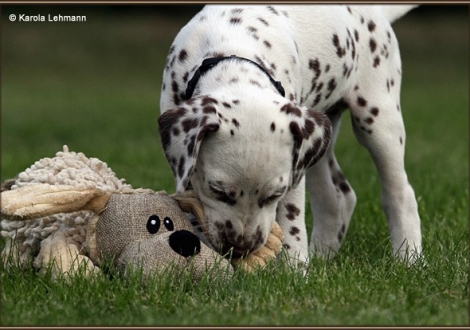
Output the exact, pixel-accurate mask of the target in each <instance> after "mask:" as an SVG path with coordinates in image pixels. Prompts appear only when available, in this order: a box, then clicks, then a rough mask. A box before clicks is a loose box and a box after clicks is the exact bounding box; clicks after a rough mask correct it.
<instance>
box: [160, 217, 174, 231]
mask: <svg viewBox="0 0 470 330" xmlns="http://www.w3.org/2000/svg"><path fill="white" fill-rule="evenodd" d="M163 224H164V225H165V228H166V229H168V230H169V231H173V229H175V226H174V225H173V221H171V219H170V218H168V217H165V219H163Z"/></svg>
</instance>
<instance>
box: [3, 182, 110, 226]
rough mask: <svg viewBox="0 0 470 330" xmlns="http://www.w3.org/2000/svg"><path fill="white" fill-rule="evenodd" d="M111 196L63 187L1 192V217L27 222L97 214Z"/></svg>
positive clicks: (97, 190) (101, 192) (41, 186)
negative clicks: (79, 213)
mask: <svg viewBox="0 0 470 330" xmlns="http://www.w3.org/2000/svg"><path fill="white" fill-rule="evenodd" d="M110 196H111V193H108V192H105V191H102V190H99V189H79V188H76V187H73V186H66V185H49V184H36V185H30V186H24V187H21V188H18V189H14V190H8V191H2V193H1V199H2V207H1V214H2V216H3V217H5V218H7V219H11V220H30V219H37V218H41V217H45V216H48V215H52V214H57V213H69V212H75V211H81V210H91V211H93V212H95V213H96V214H99V213H101V212H102V211H103V210H104V209H105V208H106V204H107V203H108V201H109V197H110Z"/></svg>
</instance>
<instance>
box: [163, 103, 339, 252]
mask: <svg viewBox="0 0 470 330" xmlns="http://www.w3.org/2000/svg"><path fill="white" fill-rule="evenodd" d="M159 124H160V134H161V139H162V143H163V147H164V150H165V155H166V157H167V159H168V161H169V163H170V166H171V168H172V170H173V173H174V175H175V178H176V185H177V190H178V192H182V191H184V190H185V189H187V188H192V189H194V191H195V193H196V195H197V196H198V197H199V199H200V200H201V202H202V203H203V205H204V211H205V214H206V221H207V223H208V231H209V232H208V233H207V234H208V239H209V240H210V241H211V243H212V244H213V245H214V246H215V247H219V248H220V249H221V250H222V252H228V251H229V250H230V249H233V250H232V253H233V255H234V256H235V257H239V256H241V255H244V254H246V253H249V252H253V251H255V250H257V249H258V248H260V247H261V246H262V245H264V244H265V242H266V239H267V237H268V234H269V232H270V230H271V228H272V226H273V223H274V221H275V219H276V208H277V204H278V203H279V201H280V200H282V198H283V197H284V196H285V194H286V193H288V191H289V190H290V189H292V188H295V187H296V186H297V185H298V183H299V182H300V180H301V179H302V177H303V175H304V174H305V172H306V170H307V169H308V168H309V167H310V166H312V165H313V164H314V163H316V162H317V161H318V160H319V159H320V158H321V157H322V156H323V154H324V152H325V151H326V148H327V146H328V143H329V140H330V135H331V123H330V121H329V120H328V118H327V117H326V116H325V115H324V114H322V113H319V112H316V111H314V110H311V109H308V108H305V107H300V106H298V105H296V104H294V103H292V102H290V101H288V100H286V99H284V98H281V97H277V96H276V97H274V99H266V98H260V97H252V98H250V99H247V98H244V99H243V100H238V99H228V98H227V97H226V96H225V97H224V96H214V95H212V96H202V97H197V98H193V99H191V100H189V101H187V102H185V103H183V104H182V105H181V106H180V107H178V108H176V109H172V110H167V111H165V112H164V113H163V114H162V115H161V116H160V118H159Z"/></svg>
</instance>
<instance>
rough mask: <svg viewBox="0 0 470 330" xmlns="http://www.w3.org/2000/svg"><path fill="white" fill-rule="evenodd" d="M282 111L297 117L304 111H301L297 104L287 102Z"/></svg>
mask: <svg viewBox="0 0 470 330" xmlns="http://www.w3.org/2000/svg"><path fill="white" fill-rule="evenodd" d="M281 112H285V113H286V114H287V115H291V114H292V115H294V116H296V117H301V116H302V111H300V109H299V108H297V107H296V106H295V105H293V104H292V103H287V104H285V105H283V106H282V108H281Z"/></svg>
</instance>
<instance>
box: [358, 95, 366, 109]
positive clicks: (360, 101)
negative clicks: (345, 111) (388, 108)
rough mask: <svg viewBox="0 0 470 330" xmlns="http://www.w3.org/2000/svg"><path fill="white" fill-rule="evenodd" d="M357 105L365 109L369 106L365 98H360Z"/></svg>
mask: <svg viewBox="0 0 470 330" xmlns="http://www.w3.org/2000/svg"><path fill="white" fill-rule="evenodd" d="M357 105H359V106H361V107H365V106H366V105H367V101H366V100H365V99H364V98H362V97H360V96H359V97H358V98H357Z"/></svg>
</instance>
